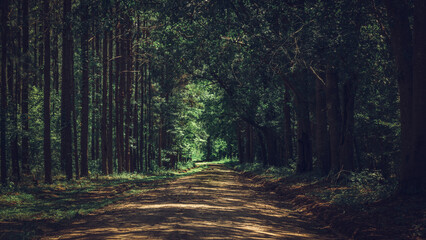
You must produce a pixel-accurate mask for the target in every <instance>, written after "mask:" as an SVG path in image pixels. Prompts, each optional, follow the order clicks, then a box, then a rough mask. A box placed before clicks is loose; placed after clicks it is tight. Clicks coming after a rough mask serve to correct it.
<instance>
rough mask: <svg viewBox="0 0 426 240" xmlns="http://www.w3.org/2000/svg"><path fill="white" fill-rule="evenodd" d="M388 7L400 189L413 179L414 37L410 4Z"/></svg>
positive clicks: (396, 3)
mask: <svg viewBox="0 0 426 240" xmlns="http://www.w3.org/2000/svg"><path fill="white" fill-rule="evenodd" d="M385 6H386V10H387V14H388V19H389V27H390V32H391V44H392V51H393V54H394V56H395V63H396V67H397V68H396V69H397V80H398V89H399V98H400V101H399V108H400V119H401V155H402V161H401V172H400V186H399V191H400V192H401V193H403V192H405V191H406V190H407V189H408V188H407V186H406V185H409V184H405V183H403V182H405V180H403V179H406V178H407V179H408V178H410V177H409V176H408V175H410V174H411V173H410V169H409V164H408V163H409V161H410V153H411V151H410V150H411V140H412V134H411V131H412V117H413V116H412V115H413V109H412V107H413V99H412V97H413V40H412V32H411V29H410V21H409V16H410V13H409V7H408V5H407V4H406V3H403V4H401V2H400V1H397V0H386V1H385Z"/></svg>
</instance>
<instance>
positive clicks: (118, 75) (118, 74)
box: [115, 26, 123, 173]
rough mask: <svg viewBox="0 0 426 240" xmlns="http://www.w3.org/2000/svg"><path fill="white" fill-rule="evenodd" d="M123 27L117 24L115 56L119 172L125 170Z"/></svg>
mask: <svg viewBox="0 0 426 240" xmlns="http://www.w3.org/2000/svg"><path fill="white" fill-rule="evenodd" d="M120 29H121V27H120V26H117V29H116V35H115V36H116V42H115V52H116V53H115V56H116V57H117V59H116V60H115V61H116V67H115V70H116V77H115V79H116V84H115V86H116V88H115V89H116V90H115V93H116V95H115V106H116V107H115V109H116V113H115V123H116V139H115V143H116V152H117V165H118V168H117V171H118V173H121V172H122V171H123V150H122V144H123V137H122V136H123V125H122V121H121V115H122V111H123V106H122V97H121V88H122V87H121V81H123V79H122V77H121V71H122V69H121V62H122V56H121V55H120V48H121V46H120V45H121V43H120V42H121V41H120V36H121V35H120V34H121V31H120Z"/></svg>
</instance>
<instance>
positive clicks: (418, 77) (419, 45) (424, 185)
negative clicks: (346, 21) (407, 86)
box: [400, 0, 426, 194]
mask: <svg viewBox="0 0 426 240" xmlns="http://www.w3.org/2000/svg"><path fill="white" fill-rule="evenodd" d="M425 11H426V2H425V1H421V0H416V1H414V35H413V48H414V51H413V52H414V54H413V100H412V101H413V102H412V104H413V105H412V111H413V115H412V118H413V119H412V120H413V124H412V128H413V132H412V135H413V136H412V137H413V138H412V147H411V154H410V155H411V156H410V159H409V161H408V162H403V164H404V165H405V166H404V168H403V172H402V176H401V182H400V185H401V186H400V187H401V189H405V190H403V191H405V192H407V193H410V192H413V193H423V194H426V174H425V172H426V126H425V122H426V112H425V109H426V69H425V67H424V63H425V62H426V45H425V42H426V15H425V14H424V13H425Z"/></svg>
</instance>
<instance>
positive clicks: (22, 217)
mask: <svg viewBox="0 0 426 240" xmlns="http://www.w3.org/2000/svg"><path fill="white" fill-rule="evenodd" d="M205 167H206V166H200V167H195V164H194V163H193V162H187V163H181V164H179V165H178V166H177V168H176V169H175V170H167V169H164V168H161V169H156V170H155V171H153V172H151V173H145V174H140V173H120V174H113V175H108V176H100V175H95V176H92V178H90V179H89V178H81V179H78V180H72V181H65V180H64V178H63V176H56V177H55V182H54V183H53V184H44V183H37V184H34V183H28V182H27V183H21V184H19V185H14V184H13V183H11V184H9V185H8V186H5V187H0V221H33V220H42V221H43V220H50V221H60V220H64V219H72V218H74V217H76V216H79V215H85V214H88V213H90V212H92V211H94V210H96V209H99V208H101V207H104V206H106V205H108V204H111V203H113V202H116V201H118V200H120V199H122V198H124V197H128V196H130V195H134V194H140V193H143V192H145V191H148V190H149V189H150V188H149V187H147V184H151V183H152V182H155V181H156V180H162V179H172V178H177V177H183V176H187V175H190V174H194V173H196V172H199V171H201V170H203V169H204V168H205ZM105 188H107V189H106V190H105V191H107V192H106V193H105V191H103V193H102V194H107V195H108V197H98V198H95V199H91V198H90V196H92V195H96V194H99V193H98V192H96V191H97V190H100V189H105ZM85 194H86V195H85ZM82 196H84V198H81V197H82ZM87 196H89V197H87Z"/></svg>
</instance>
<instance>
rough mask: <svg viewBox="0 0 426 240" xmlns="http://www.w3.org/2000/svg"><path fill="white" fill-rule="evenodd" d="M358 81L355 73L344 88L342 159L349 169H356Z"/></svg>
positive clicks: (344, 165) (345, 166)
mask: <svg viewBox="0 0 426 240" xmlns="http://www.w3.org/2000/svg"><path fill="white" fill-rule="evenodd" d="M357 81H358V77H357V75H356V74H355V73H353V74H352V75H351V76H350V77H349V78H348V79H347V80H346V82H345V84H344V89H343V116H342V117H343V118H342V120H343V122H342V135H341V141H340V148H341V154H340V159H341V165H342V166H341V167H342V169H345V170H348V171H353V170H354V126H355V119H354V111H355V94H356V87H357Z"/></svg>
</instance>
